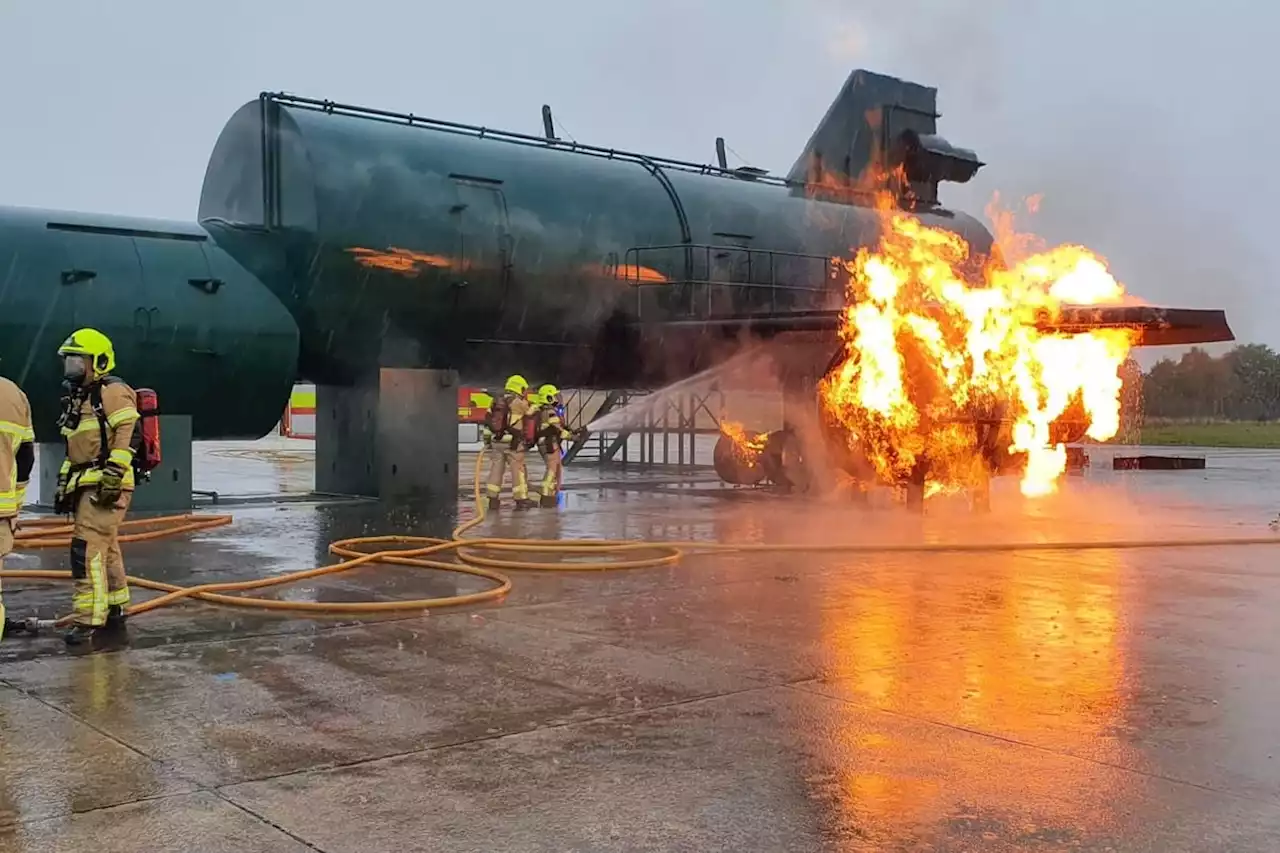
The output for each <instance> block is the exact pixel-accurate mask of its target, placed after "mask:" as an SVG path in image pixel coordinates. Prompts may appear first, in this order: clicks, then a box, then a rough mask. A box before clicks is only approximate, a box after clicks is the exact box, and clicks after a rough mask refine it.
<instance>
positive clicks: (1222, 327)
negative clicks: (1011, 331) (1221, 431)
mask: <svg viewBox="0 0 1280 853" xmlns="http://www.w3.org/2000/svg"><path fill="white" fill-rule="evenodd" d="M842 314H843V312H842V311H796V312H788V313H782V314H763V315H762V314H755V315H741V316H729V317H718V318H714V319H707V320H671V321H667V322H663V323H657V324H645V325H647V326H650V327H652V326H657V327H658V328H664V329H665V328H670V329H681V330H686V331H691V330H694V329H697V328H701V329H705V330H707V331H710V332H718V333H721V334H724V335H725V336H730V337H732V336H735V335H738V334H742V333H747V334H751V335H754V336H758V337H766V338H767V337H773V336H774V335H778V334H784V333H786V332H835V331H837V330H838V329H839V328H840V324H841V319H842ZM1037 325H1038V326H1039V328H1040V329H1042V330H1044V331H1057V332H1063V333H1067V334H1071V333H1079V332H1087V331H1091V330H1093V329H1133V330H1135V331H1136V332H1138V340H1137V342H1136V343H1135V346H1143V347H1158V346H1185V345H1188V344H1207V343H1219V342H1223V341H1234V340H1235V334H1234V333H1232V331H1231V327H1230V326H1229V325H1228V324H1227V315H1226V312H1225V311H1219V310H1217V309H1201V308H1165V307H1156V306H1149V305H1067V306H1064V307H1063V308H1062V310H1061V312H1060V314H1059V316H1058V318H1057V319H1056V320H1055V319H1052V318H1049V317H1046V318H1044V319H1043V320H1041V321H1040V322H1039V323H1037Z"/></svg>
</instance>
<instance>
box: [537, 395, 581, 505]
mask: <svg viewBox="0 0 1280 853" xmlns="http://www.w3.org/2000/svg"><path fill="white" fill-rule="evenodd" d="M537 399H538V403H539V406H540V408H539V410H538V437H537V442H538V452H539V453H541V454H542V462H543V464H544V465H545V466H546V470H547V473H546V474H545V475H543V477H542V487H541V489H540V491H541V496H542V501H541V503H542V506H544V507H554V506H555V505H556V496H557V494H558V493H559V491H560V488H561V486H563V485H564V463H563V461H562V457H561V449H562V448H563V447H564V443H565V441H567V440H569V439H571V438H573V436H574V433H573V432H571V431H569V430H567V429H565V428H564V404H563V403H561V401H560V389H559V388H557V387H556V386H554V385H550V384H547V385H543V386H542V387H541V388H539V389H538V395H537Z"/></svg>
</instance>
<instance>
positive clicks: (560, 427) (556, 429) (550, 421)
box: [537, 405, 573, 453]
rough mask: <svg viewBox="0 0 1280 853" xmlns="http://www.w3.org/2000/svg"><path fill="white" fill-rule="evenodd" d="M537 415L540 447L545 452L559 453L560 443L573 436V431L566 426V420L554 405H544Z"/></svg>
mask: <svg viewBox="0 0 1280 853" xmlns="http://www.w3.org/2000/svg"><path fill="white" fill-rule="evenodd" d="M537 417H538V447H539V448H540V449H541V450H542V452H543V453H559V452H560V445H561V444H563V443H564V442H565V441H568V440H569V439H571V438H573V433H572V432H570V431H569V430H567V429H565V428H564V420H563V419H562V418H561V417H560V412H559V411H558V410H557V409H556V407H555V406H553V405H547V406H543V407H542V408H541V409H539V410H538V411H537Z"/></svg>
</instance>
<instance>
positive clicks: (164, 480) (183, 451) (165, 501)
mask: <svg viewBox="0 0 1280 853" xmlns="http://www.w3.org/2000/svg"><path fill="white" fill-rule="evenodd" d="M159 420H160V455H161V459H162V461H161V463H160V467H158V468H156V469H155V470H154V471H152V472H151V480H150V481H148V482H146V483H139V484H138V486H137V488H136V489H135V490H134V493H133V502H132V504H131V505H130V511H131V512H172V513H183V512H190V511H191V416H190V415H160V418H159ZM37 455H38V457H39V460H40V475H39V476H40V499H39V503H38V504H37V505H38V506H42V507H52V506H53V496H54V493H55V492H57V489H58V469H59V468H61V467H62V460H63V459H65V458H66V452H65V448H64V447H63V445H62V444H61V443H56V444H41V445H40V446H39V453H38V454H37Z"/></svg>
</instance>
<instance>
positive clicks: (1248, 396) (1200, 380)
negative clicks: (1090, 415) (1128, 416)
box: [1121, 344, 1280, 421]
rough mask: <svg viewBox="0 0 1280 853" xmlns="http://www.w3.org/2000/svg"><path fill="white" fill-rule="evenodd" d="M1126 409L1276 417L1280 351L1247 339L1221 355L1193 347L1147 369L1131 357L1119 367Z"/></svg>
mask: <svg viewBox="0 0 1280 853" xmlns="http://www.w3.org/2000/svg"><path fill="white" fill-rule="evenodd" d="M1121 379H1122V380H1123V381H1124V386H1125V408H1126V409H1129V410H1130V411H1135V409H1134V408H1131V407H1134V406H1136V411H1140V412H1141V413H1142V415H1145V417H1148V418H1195V419H1205V420H1226V421H1268V420H1275V419H1278V418H1280V354H1277V353H1276V352H1274V351H1272V349H1271V348H1270V347H1268V346H1266V345H1264V344H1245V345H1243V346H1238V347H1236V348H1235V349H1233V350H1231V351H1230V352H1227V353H1225V354H1223V355H1221V356H1212V355H1209V353H1207V352H1205V351H1204V350H1203V349H1200V348H1199V347H1193V348H1192V349H1190V350H1188V351H1187V352H1186V353H1184V354H1183V356H1182V357H1181V358H1179V359H1177V360H1174V359H1172V358H1164V359H1161V360H1160V361H1158V362H1156V363H1155V365H1153V366H1152V368H1151V369H1150V370H1148V371H1146V372H1145V373H1144V372H1142V370H1141V369H1140V368H1139V367H1138V364H1137V362H1135V361H1134V360H1133V359H1132V358H1131V359H1129V361H1127V362H1126V363H1125V365H1124V366H1123V367H1122V369H1121Z"/></svg>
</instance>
